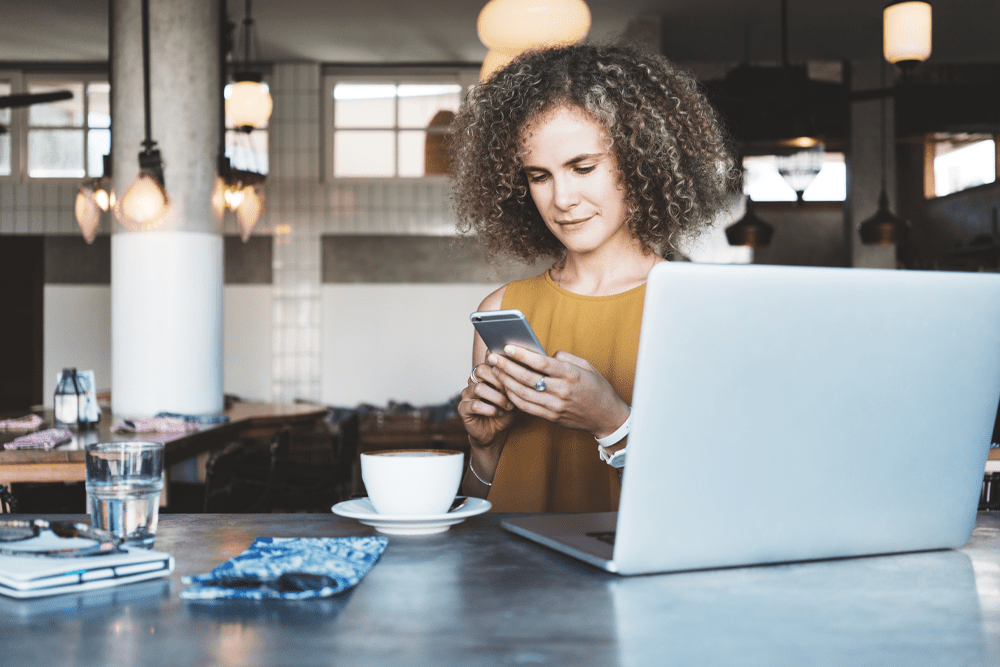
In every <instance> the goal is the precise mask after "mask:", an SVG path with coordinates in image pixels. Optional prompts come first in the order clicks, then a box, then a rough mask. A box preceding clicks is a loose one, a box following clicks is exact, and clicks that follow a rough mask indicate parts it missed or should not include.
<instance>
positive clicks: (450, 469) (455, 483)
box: [361, 449, 465, 516]
mask: <svg viewBox="0 0 1000 667" xmlns="http://www.w3.org/2000/svg"><path fill="white" fill-rule="evenodd" d="M464 461H465V457H464V455H463V454H462V452H458V451H451V450H447V449H393V450H387V451H380V452H364V453H363V454H361V479H362V480H363V481H364V483H365V489H367V491H368V499H369V500H370V501H371V503H372V506H374V507H375V511H376V512H378V513H379V514H386V515H393V516H434V515H438V514H444V513H446V512H447V511H448V508H450V507H451V504H452V502H454V500H455V495H456V494H457V493H458V487H459V485H460V484H461V483H462V472H463V467H462V464H463V463H464Z"/></svg>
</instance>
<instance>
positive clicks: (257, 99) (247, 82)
mask: <svg viewBox="0 0 1000 667" xmlns="http://www.w3.org/2000/svg"><path fill="white" fill-rule="evenodd" d="M241 35H242V38H243V39H242V45H243V60H242V62H239V61H237V60H236V58H235V50H234V58H233V61H234V65H235V66H236V71H235V72H234V79H235V82H234V83H233V86H232V88H231V89H230V92H229V96H228V97H227V98H226V113H227V114H229V117H230V118H231V119H232V121H233V124H234V125H236V127H238V128H240V129H241V130H243V131H244V132H249V131H251V130H252V129H254V128H255V127H261V126H262V125H263V124H264V123H266V122H267V119H268V118H270V117H271V110H272V108H273V107H274V104H273V102H272V101H271V93H270V92H269V91H268V88H267V84H266V83H262V81H263V79H264V75H263V74H262V73H261V72H260V70H259V69H255V68H254V67H253V64H254V62H259V58H257V59H252V58H251V51H252V52H253V55H254V56H257V55H258V53H257V49H258V46H259V44H260V40H259V38H258V37H257V30H256V28H255V27H254V22H253V18H252V17H251V16H250V0H246V15H245V16H244V17H243V30H242V33H241Z"/></svg>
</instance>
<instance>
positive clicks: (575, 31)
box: [476, 0, 590, 54]
mask: <svg viewBox="0 0 1000 667" xmlns="http://www.w3.org/2000/svg"><path fill="white" fill-rule="evenodd" d="M476 28H477V29H478V30H479V39H480V40H481V41H482V42H483V44H485V45H486V46H488V47H490V49H499V50H501V51H506V52H508V53H514V54H517V53H520V52H521V51H524V50H525V49H528V48H532V47H544V46H555V45H558V44H575V43H576V42H579V41H580V40H581V39H583V38H584V37H586V35H587V32H589V31H590V8H589V7H587V3H586V2H584V1H583V0H490V2H488V3H487V4H486V6H485V7H483V9H482V11H481V12H479V20H478V21H477V23H476Z"/></svg>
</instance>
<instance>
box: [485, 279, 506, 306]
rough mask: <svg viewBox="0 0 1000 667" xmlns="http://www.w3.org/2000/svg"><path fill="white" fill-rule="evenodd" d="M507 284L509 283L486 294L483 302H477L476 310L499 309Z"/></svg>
mask: <svg viewBox="0 0 1000 667" xmlns="http://www.w3.org/2000/svg"><path fill="white" fill-rule="evenodd" d="M509 286H510V283H507V284H506V285H503V286H502V287H500V288H499V289H496V290H494V291H492V292H490V293H489V294H487V295H486V298H485V299H483V302H482V303H480V304H479V308H478V310H500V306H501V305H502V304H503V297H504V295H505V294H506V293H507V287H509Z"/></svg>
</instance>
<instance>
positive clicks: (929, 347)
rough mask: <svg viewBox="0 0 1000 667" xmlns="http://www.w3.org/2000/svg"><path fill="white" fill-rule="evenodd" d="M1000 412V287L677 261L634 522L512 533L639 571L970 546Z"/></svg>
mask: <svg viewBox="0 0 1000 667" xmlns="http://www.w3.org/2000/svg"><path fill="white" fill-rule="evenodd" d="M998 400H1000V275H997V274H983V273H945V272H922V271H888V270H877V269H875V270H869V269H826V268H804V267H776V266H759V265H750V266H731V265H699V264H690V263H674V262H670V263H663V264H660V265H658V266H656V267H655V268H654V269H653V271H652V273H650V276H649V282H648V283H647V287H646V301H645V306H644V311H643V321H642V331H641V334H640V339H639V356H638V363H637V367H636V374H635V387H634V391H633V404H632V411H633V412H632V414H633V416H632V432H631V435H630V436H629V441H628V454H627V462H626V466H625V473H624V480H623V487H622V495H621V502H620V504H619V508H618V512H609V513H604V514H577V515H566V514H563V515H556V514H549V515H536V516H522V517H513V518H508V519H506V520H505V521H504V522H503V526H504V527H505V528H506V529H508V530H510V531H512V532H514V533H517V534H519V535H522V536H524V537H527V538H529V539H532V540H535V541H537V542H540V543H541V544H544V545H546V546H548V547H551V548H553V549H557V550H559V551H562V552H564V553H567V554H570V555H572V556H575V557H578V558H580V559H582V560H584V561H586V562H588V563H591V564H593V565H596V566H598V567H601V568H604V569H606V570H609V571H611V572H618V573H620V574H642V573H650V572H667V571H678V570H691V569H701V568H715V567H728V566H741V565H756V564H763V563H778V562H790V561H801V560H811V559H823V558H834V557H843V556H862V555H872V554H881V553H895V552H903V551H919V550H926V549H939V548H948V547H959V546H962V545H964V544H965V543H966V542H967V541H968V540H969V538H970V536H971V535H972V528H973V524H974V523H975V518H976V508H977V505H978V501H979V494H980V490H981V488H982V481H983V471H984V469H985V464H986V458H987V455H988V453H989V443H990V436H991V434H992V431H993V424H994V421H995V418H996V414H997V402H998Z"/></svg>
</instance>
